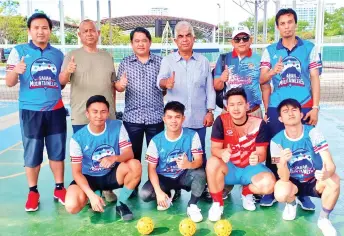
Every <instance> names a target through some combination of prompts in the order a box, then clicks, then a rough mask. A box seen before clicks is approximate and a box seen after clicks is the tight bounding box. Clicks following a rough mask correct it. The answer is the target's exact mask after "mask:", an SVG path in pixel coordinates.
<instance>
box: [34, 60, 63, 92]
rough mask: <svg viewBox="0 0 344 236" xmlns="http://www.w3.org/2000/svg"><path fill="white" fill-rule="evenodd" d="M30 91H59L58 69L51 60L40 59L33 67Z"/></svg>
mask: <svg viewBox="0 0 344 236" xmlns="http://www.w3.org/2000/svg"><path fill="white" fill-rule="evenodd" d="M30 72H31V80H30V85H29V86H30V89H37V88H44V89H47V88H52V89H58V88H59V86H58V83H57V80H58V78H57V68H56V66H55V65H54V63H52V62H51V61H50V60H48V59H46V58H39V59H37V60H36V61H34V62H33V63H32V66H31V71H30Z"/></svg>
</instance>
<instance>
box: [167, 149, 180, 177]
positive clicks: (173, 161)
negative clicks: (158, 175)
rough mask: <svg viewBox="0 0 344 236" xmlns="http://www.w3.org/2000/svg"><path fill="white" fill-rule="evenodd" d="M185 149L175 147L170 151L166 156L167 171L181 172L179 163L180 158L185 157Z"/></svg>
mask: <svg viewBox="0 0 344 236" xmlns="http://www.w3.org/2000/svg"><path fill="white" fill-rule="evenodd" d="M183 154H184V152H183V150H181V149H175V150H173V151H172V152H170V153H169V154H168V156H167V158H166V165H165V166H164V167H163V170H164V172H165V173H179V172H180V171H181V169H179V167H178V165H177V160H178V158H183Z"/></svg>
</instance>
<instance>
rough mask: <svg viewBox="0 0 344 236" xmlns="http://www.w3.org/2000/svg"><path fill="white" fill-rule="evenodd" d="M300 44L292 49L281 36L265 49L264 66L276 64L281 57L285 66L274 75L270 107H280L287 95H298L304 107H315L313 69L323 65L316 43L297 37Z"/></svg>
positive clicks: (262, 65)
mask: <svg viewBox="0 0 344 236" xmlns="http://www.w3.org/2000/svg"><path fill="white" fill-rule="evenodd" d="M296 39H297V44H296V46H295V47H294V48H293V49H292V50H291V51H290V50H288V49H286V48H285V47H284V46H283V44H282V39H281V40H280V41H279V42H277V43H273V44H271V45H269V46H268V47H267V48H266V50H265V51H264V53H263V56H262V60H261V67H268V68H269V69H272V68H274V66H275V65H276V63H277V62H278V60H279V59H280V57H281V58H282V60H283V64H284V68H283V70H282V72H281V73H280V74H277V75H275V76H273V77H272V85H273V92H272V94H271V96H270V103H269V107H277V106H278V105H279V104H280V102H281V101H283V100H284V99H287V98H294V99H296V100H297V101H298V102H299V103H300V104H301V105H302V107H312V106H313V101H312V92H311V81H310V70H312V69H318V68H320V67H321V62H320V59H319V55H318V54H317V53H316V50H315V47H314V44H313V43H311V42H309V41H307V40H302V39H300V38H299V37H296Z"/></svg>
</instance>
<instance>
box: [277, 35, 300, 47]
mask: <svg viewBox="0 0 344 236" xmlns="http://www.w3.org/2000/svg"><path fill="white" fill-rule="evenodd" d="M295 38H296V39H297V44H296V45H295V46H294V48H296V47H299V46H302V45H303V41H302V39H300V38H299V37H297V36H295ZM284 48H285V49H287V48H286V47H284V46H283V44H282V39H280V40H279V41H278V43H277V46H276V49H277V50H281V49H284ZM294 48H293V49H294ZM293 49H292V50H293Z"/></svg>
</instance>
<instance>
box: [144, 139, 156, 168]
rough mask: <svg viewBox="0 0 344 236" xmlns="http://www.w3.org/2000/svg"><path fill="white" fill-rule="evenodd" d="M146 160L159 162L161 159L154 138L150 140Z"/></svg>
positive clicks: (152, 162) (153, 162)
mask: <svg viewBox="0 0 344 236" xmlns="http://www.w3.org/2000/svg"><path fill="white" fill-rule="evenodd" d="M146 161H147V162H149V163H151V164H158V161H159V152H158V149H157V147H156V144H155V142H154V140H153V139H152V140H151V141H150V142H149V145H148V148H147V152H146Z"/></svg>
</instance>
